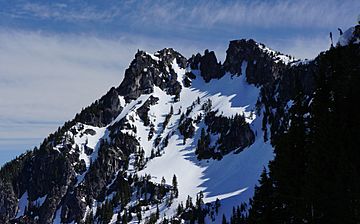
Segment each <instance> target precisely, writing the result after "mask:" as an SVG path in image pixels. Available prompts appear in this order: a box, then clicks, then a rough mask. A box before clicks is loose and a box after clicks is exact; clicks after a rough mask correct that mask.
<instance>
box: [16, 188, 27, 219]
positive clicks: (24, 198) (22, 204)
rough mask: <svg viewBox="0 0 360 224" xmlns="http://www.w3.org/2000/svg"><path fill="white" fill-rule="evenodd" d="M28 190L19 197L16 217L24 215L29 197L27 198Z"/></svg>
mask: <svg viewBox="0 0 360 224" xmlns="http://www.w3.org/2000/svg"><path fill="white" fill-rule="evenodd" d="M28 197H29V196H28V192H27V191H25V193H24V194H23V195H22V196H21V197H20V199H19V204H18V211H17V213H16V218H19V217H21V216H23V215H24V212H25V208H26V207H27V206H28V203H29V199H28Z"/></svg>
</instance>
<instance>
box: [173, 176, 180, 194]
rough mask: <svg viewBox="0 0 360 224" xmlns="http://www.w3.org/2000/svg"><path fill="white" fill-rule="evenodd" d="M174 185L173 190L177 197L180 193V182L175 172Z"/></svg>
mask: <svg viewBox="0 0 360 224" xmlns="http://www.w3.org/2000/svg"><path fill="white" fill-rule="evenodd" d="M172 187H173V191H174V197H175V198H177V197H178V195H179V191H178V182H177V178H176V175H175V174H174V176H173V179H172Z"/></svg>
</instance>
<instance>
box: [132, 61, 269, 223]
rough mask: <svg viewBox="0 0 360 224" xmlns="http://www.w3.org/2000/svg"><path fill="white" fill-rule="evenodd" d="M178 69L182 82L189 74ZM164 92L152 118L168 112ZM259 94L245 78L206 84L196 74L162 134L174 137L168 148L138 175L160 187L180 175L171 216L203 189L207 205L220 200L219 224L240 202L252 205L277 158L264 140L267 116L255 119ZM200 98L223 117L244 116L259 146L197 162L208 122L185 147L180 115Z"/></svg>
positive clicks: (159, 94) (159, 93)
mask: <svg viewBox="0 0 360 224" xmlns="http://www.w3.org/2000/svg"><path fill="white" fill-rule="evenodd" d="M246 65H247V63H246V62H244V63H243V65H242V69H243V71H244V72H243V73H242V74H245V70H246ZM173 67H174V65H173ZM175 67H176V65H175ZM174 70H175V69H174ZM175 71H177V73H178V74H180V75H179V77H180V78H181V76H182V75H183V74H184V73H185V70H181V69H179V68H178V67H177V68H176V70H175ZM164 94H165V93H164V92H163V91H162V90H160V89H159V88H155V91H154V96H157V97H159V98H160V99H161V100H160V101H159V102H158V104H157V105H155V106H153V107H151V110H150V111H151V112H150V114H151V115H152V117H154V118H155V117H156V119H154V120H158V117H159V115H160V116H161V114H163V115H165V114H166V113H168V111H169V107H170V103H171V100H172V99H171V97H170V96H167V95H166V94H165V95H164ZM258 96H259V89H258V88H256V87H255V86H253V85H249V84H248V83H247V82H246V77H245V75H241V76H232V75H231V74H226V75H225V76H224V77H223V78H221V79H219V80H211V81H210V82H209V83H205V82H204V81H203V79H202V78H201V77H200V76H197V78H196V79H195V80H193V82H192V86H191V87H190V88H183V90H182V91H181V94H180V101H179V102H176V103H172V105H173V108H174V115H173V116H172V117H171V119H170V122H169V124H170V125H169V126H168V127H167V128H166V130H164V133H163V136H165V135H166V133H172V135H171V137H170V138H169V144H168V146H167V147H166V148H165V149H164V152H163V155H162V156H161V157H156V158H154V159H152V160H150V161H149V162H148V163H147V165H146V168H145V169H143V170H141V171H140V172H138V174H140V175H145V174H151V176H152V180H153V181H155V182H158V183H160V181H161V179H162V177H164V178H165V180H166V182H167V183H171V180H172V177H173V175H174V174H175V175H176V176H177V180H178V185H179V186H178V188H179V197H178V198H177V199H176V200H175V201H174V203H173V204H172V206H171V207H170V209H168V210H167V211H166V214H167V215H169V214H173V213H175V210H176V208H177V205H178V203H179V202H181V201H183V202H185V201H186V198H187V196H188V195H189V196H191V197H192V198H193V199H195V198H196V194H197V193H199V192H200V191H203V193H204V196H205V198H204V201H205V202H214V201H215V200H216V198H219V199H220V200H221V207H220V210H219V217H218V218H217V219H216V221H215V223H220V222H221V218H222V214H225V215H226V216H227V218H230V215H231V214H230V213H231V211H232V207H233V206H236V205H239V204H240V203H241V202H247V201H248V199H249V198H250V197H251V196H252V195H253V191H254V186H255V185H256V184H257V183H258V179H259V176H260V174H261V172H262V170H263V168H264V167H266V166H267V163H268V161H269V160H271V159H272V158H273V149H272V147H271V145H270V143H264V141H263V134H262V130H261V121H262V118H261V117H256V116H255V115H252V116H250V115H251V114H255V112H254V110H255V103H256V101H257V98H258ZM197 97H199V98H200V100H201V104H202V103H203V102H206V101H207V100H208V99H211V101H212V105H213V109H212V110H213V111H216V110H218V115H220V114H221V115H223V116H229V117H230V116H232V115H235V114H236V113H240V114H244V115H245V116H246V121H247V122H248V123H250V124H251V127H252V129H253V130H254V133H256V134H257V136H256V141H255V142H254V144H252V145H251V146H250V147H248V148H247V149H245V150H244V151H242V152H240V153H239V154H233V153H230V154H228V155H226V156H225V157H224V158H223V159H222V160H220V161H217V160H212V159H210V160H202V161H198V159H197V157H196V155H195V149H196V144H197V141H198V139H199V137H200V130H201V128H203V127H205V124H204V122H200V123H199V124H198V125H197V126H196V131H195V136H194V137H193V138H192V139H189V140H187V142H186V143H185V145H183V137H182V136H181V135H180V133H179V132H178V130H177V125H176V124H177V122H178V120H179V116H180V114H177V111H178V110H179V109H180V110H181V111H186V108H187V107H189V106H190V105H191V104H192V103H193V102H194V101H196V99H197ZM200 108H201V106H200V105H199V106H195V108H194V109H193V111H192V112H191V113H190V115H189V116H191V117H196V116H197V115H199V114H201V113H202V112H201V109H200ZM137 122H139V121H137ZM136 125H137V124H136ZM156 126H157V125H155V127H156ZM137 127H139V126H137ZM138 133H143V132H142V131H141V132H139V128H138ZM145 133H146V132H145ZM141 135H142V134H141ZM144 137H145V138H144ZM144 137H141V139H145V140H144V141H147V138H146V136H144ZM212 137H215V136H212ZM212 141H214V139H212ZM215 141H216V139H215ZM144 143H145V142H144ZM148 143H149V144H145V145H143V146H144V147H146V149H145V152H146V153H147V155H148V153H149V150H151V147H152V146H151V143H150V142H148ZM208 221H209V223H210V222H212V221H210V220H208Z"/></svg>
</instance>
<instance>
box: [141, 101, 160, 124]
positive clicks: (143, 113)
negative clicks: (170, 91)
mask: <svg viewBox="0 0 360 224" xmlns="http://www.w3.org/2000/svg"><path fill="white" fill-rule="evenodd" d="M158 100H159V98H157V97H153V96H150V97H149V99H148V100H146V102H145V103H144V104H143V105H142V106H141V107H140V108H139V109H137V113H138V115H139V117H140V119H141V120H142V121H143V122H144V125H145V126H148V125H149V124H150V119H149V115H148V112H149V110H150V106H151V105H155V104H156V102H157V101H158Z"/></svg>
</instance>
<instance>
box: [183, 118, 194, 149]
mask: <svg viewBox="0 0 360 224" xmlns="http://www.w3.org/2000/svg"><path fill="white" fill-rule="evenodd" d="M192 122H193V119H191V118H185V120H184V121H182V122H181V123H180V124H179V131H180V133H181V134H182V135H183V136H184V143H185V141H186V139H187V138H192V137H193V136H194V132H195V127H194V125H193V123H192Z"/></svg>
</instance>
